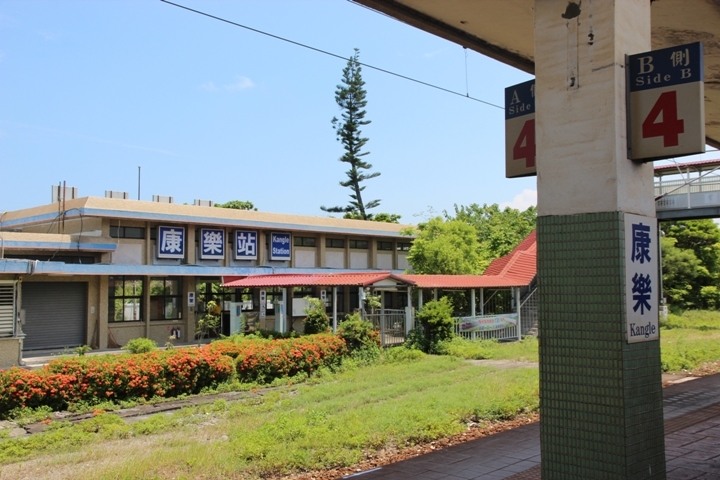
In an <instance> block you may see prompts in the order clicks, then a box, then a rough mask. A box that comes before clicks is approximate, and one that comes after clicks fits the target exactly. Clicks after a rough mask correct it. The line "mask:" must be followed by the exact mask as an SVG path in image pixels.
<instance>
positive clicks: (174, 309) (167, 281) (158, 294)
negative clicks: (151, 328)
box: [150, 278, 182, 320]
mask: <svg viewBox="0 0 720 480" xmlns="http://www.w3.org/2000/svg"><path fill="white" fill-rule="evenodd" d="M180 318H182V286H181V283H180V279H178V278H153V279H151V280H150V320H178V319H180Z"/></svg>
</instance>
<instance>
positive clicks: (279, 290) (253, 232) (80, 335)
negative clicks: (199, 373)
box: [0, 189, 413, 364]
mask: <svg viewBox="0 0 720 480" xmlns="http://www.w3.org/2000/svg"><path fill="white" fill-rule="evenodd" d="M71 192H72V193H70V194H67V189H65V192H64V193H63V194H62V195H58V197H62V198H63V200H60V201H56V202H53V203H50V204H47V205H42V206H38V207H34V208H28V209H23V210H17V211H12V212H5V213H2V214H1V215H0V352H3V353H0V364H12V363H17V362H15V358H14V357H15V356H16V355H21V354H20V353H19V351H20V350H23V351H32V350H51V349H62V348H71V347H74V346H79V345H90V346H91V347H92V348H94V349H108V348H118V347H121V346H123V345H124V344H125V343H126V342H127V341H128V340H130V339H133V338H137V337H148V338H151V339H153V340H155V341H156V342H158V344H159V345H164V344H165V343H166V342H167V341H168V338H169V337H173V338H175V339H177V340H178V341H179V342H190V341H193V340H194V338H195V325H196V321H197V319H198V317H199V316H200V315H202V314H204V313H205V306H206V305H207V302H209V301H210V300H213V301H215V302H216V303H217V304H218V305H220V306H221V308H222V309H223V326H222V328H223V330H224V332H221V333H229V332H227V330H228V329H229V321H228V318H227V317H228V316H229V313H230V312H229V310H231V309H237V310H238V311H243V312H247V313H248V316H249V317H251V318H253V320H254V325H253V327H254V328H257V329H268V330H279V331H288V330H290V329H299V331H302V325H301V324H298V323H297V320H298V319H301V318H304V316H305V312H304V308H303V307H304V304H303V302H302V301H301V300H302V299H303V298H305V297H306V296H313V297H319V298H324V299H325V298H328V292H327V290H325V289H324V287H323V286H322V285H304V286H300V285H298V286H294V287H293V288H286V287H285V286H277V287H274V286H268V287H267V288H245V287H232V286H224V285H225V283H227V282H225V281H224V279H237V278H242V277H246V276H255V275H262V274H264V275H267V274H271V275H281V274H295V275H297V274H319V273H336V274H348V273H362V272H365V273H368V272H386V274H387V275H386V276H384V277H383V278H384V279H387V278H388V276H392V275H393V274H399V273H401V272H403V271H405V270H406V269H407V267H408V262H407V252H408V250H409V248H410V246H411V243H412V240H413V238H412V237H411V236H408V234H407V231H408V226H407V225H399V224H393V223H384V222H371V221H361V220H349V219H340V218H329V217H313V216H298V215H285V214H277V213H265V212H258V211H250V210H235V209H228V208H218V207H216V206H213V205H212V204H211V202H203V201H195V204H193V205H187V204H183V205H181V204H176V203H173V201H172V198H169V197H159V196H156V197H153V201H140V200H130V199H127V195H126V194H123V193H122V192H120V193H118V192H106V196H105V197H83V198H74V192H75V190H71ZM366 280H367V279H366V278H364V279H361V280H360V283H362V282H363V281H366ZM346 283H347V282H346ZM362 292H363V291H362V288H357V283H355V284H352V282H350V284H345V285H343V284H342V282H340V284H339V285H335V288H333V300H334V302H335V303H334V308H335V312H336V313H338V314H344V313H347V312H352V311H354V310H356V309H357V306H358V305H360V303H361V300H362V299H361V297H362V295H363V293H362ZM383 302H386V303H387V306H388V307H392V306H398V307H403V306H406V305H407V298H406V295H405V294H399V293H398V294H397V295H395V294H388V295H384V296H383ZM253 313H254V314H255V315H254V316H253ZM3 343H5V344H4V345H3ZM3 357H4V358H3Z"/></svg>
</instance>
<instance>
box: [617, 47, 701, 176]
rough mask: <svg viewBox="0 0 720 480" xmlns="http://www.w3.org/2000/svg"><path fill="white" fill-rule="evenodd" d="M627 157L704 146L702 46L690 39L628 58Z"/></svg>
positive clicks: (676, 153)
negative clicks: (676, 44) (684, 43)
mask: <svg viewBox="0 0 720 480" xmlns="http://www.w3.org/2000/svg"><path fill="white" fill-rule="evenodd" d="M627 58H628V60H627V72H628V87H627V89H628V91H627V95H628V97H629V98H628V118H627V124H628V158H629V159H630V160H635V161H641V162H649V161H652V160H660V159H663V158H669V157H677V156H681V155H690V154H694V153H703V152H704V151H705V104H704V82H703V48H702V44H701V43H690V44H687V45H679V46H676V47H670V48H663V49H661V50H654V51H652V52H645V53H640V54H637V55H630V56H629V57H627Z"/></svg>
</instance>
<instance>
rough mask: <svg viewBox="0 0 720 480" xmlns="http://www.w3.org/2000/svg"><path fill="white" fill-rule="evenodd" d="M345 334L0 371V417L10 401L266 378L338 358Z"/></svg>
mask: <svg viewBox="0 0 720 480" xmlns="http://www.w3.org/2000/svg"><path fill="white" fill-rule="evenodd" d="M346 353H347V347H346V343H345V341H344V340H343V339H342V338H341V337H338V336H335V335H331V334H317V335H309V336H305V337H297V338H290V339H278V340H269V339H262V338H244V337H240V338H239V340H237V339H227V340H219V341H216V342H213V343H210V344H208V345H205V346H203V347H199V348H184V349H173V350H166V351H160V350H154V351H152V352H149V353H143V354H120V355H102V356H80V357H63V358H58V359H56V360H53V361H51V362H50V363H49V364H47V365H46V366H45V367H43V368H41V369H38V370H24V369H21V368H11V369H9V370H0V418H3V417H5V416H7V414H8V413H9V412H10V411H11V410H13V409H16V408H25V407H30V408H36V407H41V406H48V407H50V408H52V409H53V410H63V409H66V408H67V407H68V405H70V404H73V403H80V402H84V403H87V404H88V405H93V404H97V403H100V402H104V401H108V400H110V401H121V400H133V399H142V398H144V399H149V398H153V397H166V398H169V397H176V396H179V395H184V394H195V393H198V392H200V391H201V390H202V389H204V388H206V387H214V386H217V385H218V384H220V383H223V382H226V381H228V380H230V379H231V378H232V377H233V376H234V375H237V377H238V378H239V380H240V381H247V382H259V383H267V382H271V381H272V380H274V379H276V378H281V377H290V376H294V375H297V374H299V373H306V374H308V375H309V374H311V373H313V372H315V371H317V370H318V369H319V368H321V367H328V366H333V365H337V364H339V363H340V362H341V360H342V357H343V356H344V355H345V354H346Z"/></svg>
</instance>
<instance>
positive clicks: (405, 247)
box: [396, 242, 411, 252]
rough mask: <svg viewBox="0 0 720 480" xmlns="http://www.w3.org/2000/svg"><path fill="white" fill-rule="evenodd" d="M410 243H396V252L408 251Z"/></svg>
mask: <svg viewBox="0 0 720 480" xmlns="http://www.w3.org/2000/svg"><path fill="white" fill-rule="evenodd" d="M410 245H411V243H410V242H397V247H396V248H397V251H398V252H407V251H408V250H410Z"/></svg>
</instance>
